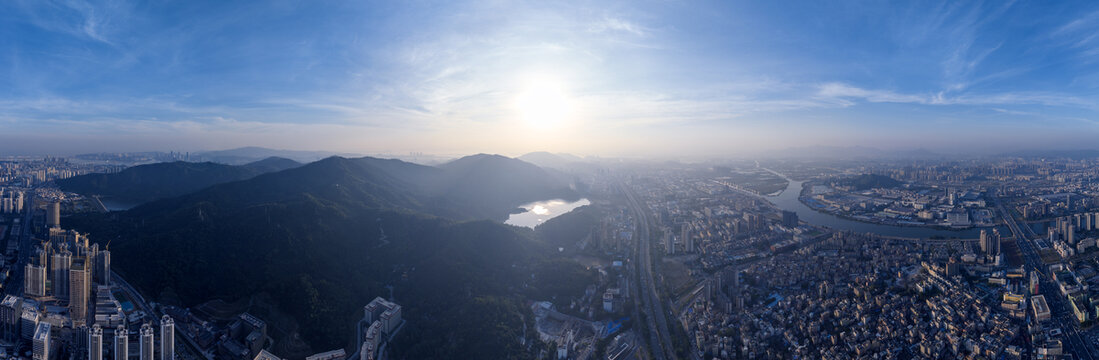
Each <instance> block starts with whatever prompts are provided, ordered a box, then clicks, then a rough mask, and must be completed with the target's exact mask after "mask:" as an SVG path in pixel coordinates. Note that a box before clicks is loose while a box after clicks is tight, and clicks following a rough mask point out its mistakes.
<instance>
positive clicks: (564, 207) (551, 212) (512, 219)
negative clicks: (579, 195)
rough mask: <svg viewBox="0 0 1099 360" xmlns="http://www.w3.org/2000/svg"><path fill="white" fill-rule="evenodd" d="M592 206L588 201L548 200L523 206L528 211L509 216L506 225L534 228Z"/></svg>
mask: <svg viewBox="0 0 1099 360" xmlns="http://www.w3.org/2000/svg"><path fill="white" fill-rule="evenodd" d="M588 204H591V202H590V201H588V199H580V200H577V201H571V202H570V201H565V200H561V199H554V200H546V201H538V202H532V203H528V204H523V205H522V206H519V207H520V208H523V210H526V211H524V212H522V213H519V214H511V215H510V216H508V219H507V221H504V223H505V224H508V225H515V226H525V227H529V228H532V229H533V228H534V227H535V226H538V225H539V224H541V223H542V222H545V221H546V220H549V219H552V218H555V217H558V216H561V214H565V213H568V212H569V211H572V210H573V209H576V208H578V207H581V206H584V205H588Z"/></svg>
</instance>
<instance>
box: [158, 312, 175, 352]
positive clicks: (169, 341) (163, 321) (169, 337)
mask: <svg viewBox="0 0 1099 360" xmlns="http://www.w3.org/2000/svg"><path fill="white" fill-rule="evenodd" d="M175 358H176V322H175V321H174V320H172V317H171V316H168V315H164V316H163V317H161V318H160V360H175Z"/></svg>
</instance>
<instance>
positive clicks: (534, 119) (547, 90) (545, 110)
mask: <svg viewBox="0 0 1099 360" xmlns="http://www.w3.org/2000/svg"><path fill="white" fill-rule="evenodd" d="M515 107H516V109H517V110H518V111H519V115H520V116H521V117H522V118H523V121H525V122H526V124H527V125H528V126H530V127H532V128H534V129H538V130H551V129H555V128H557V127H559V126H560V125H561V123H562V122H564V121H565V120H566V119H567V118H568V116H569V114H570V113H571V111H572V101H571V99H569V96H568V94H567V93H566V92H565V88H564V86H563V84H562V83H561V82H560V81H559V80H557V79H556V78H554V77H552V76H546V75H538V76H531V77H530V78H528V79H527V81H526V82H525V83H524V87H523V90H522V91H521V92H520V93H519V95H518V96H517V97H516V99H515Z"/></svg>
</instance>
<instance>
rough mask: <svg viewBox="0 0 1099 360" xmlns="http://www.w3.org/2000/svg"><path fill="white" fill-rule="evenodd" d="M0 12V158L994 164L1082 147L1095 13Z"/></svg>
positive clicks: (409, 7)
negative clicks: (426, 156) (767, 157)
mask: <svg viewBox="0 0 1099 360" xmlns="http://www.w3.org/2000/svg"><path fill="white" fill-rule="evenodd" d="M0 6H2V7H3V11H2V12H0V13H2V14H3V15H0V19H2V20H3V21H2V23H3V24H4V25H2V26H3V29H4V32H5V33H6V34H9V35H8V37H7V38H6V41H3V42H0V49H3V53H5V54H7V55H6V56H4V57H2V58H0V64H3V66H4V67H5V68H7V69H8V70H7V71H6V72H5V73H4V74H3V75H0V84H2V85H3V86H2V88H4V89H6V90H0V91H2V92H0V95H2V96H3V98H4V100H3V101H2V102H0V124H2V127H3V129H4V130H5V131H4V132H3V134H0V140H2V142H3V143H4V144H5V146H2V147H0V151H4V152H5V153H16V152H19V151H21V152H24V153H33V154H45V153H51V152H52V153H60V154H73V153H83V152H98V151H149V150H169V149H175V150H183V151H188V150H212V149H224V148H234V147H239V146H248V145H257V146H265V147H272V148H288V149H308V150H330V151H340V152H353V153H363V154H369V153H381V152H394V153H403V152H409V151H418V152H427V153H445V154H469V153H478V152H489V153H504V154H512V155H519V154H522V153H526V152H531V151H539V150H546V151H553V152H571V153H578V154H592V155H603V156H619V155H625V154H636V155H641V156H645V155H653V154H658V153H659V154H662V155H666V154H674V155H690V156H717V155H730V154H732V155H735V154H740V153H751V152H753V151H765V150H775V149H782V148H787V147H797V146H805V145H823V146H866V147H877V148H882V149H885V150H910V149H919V148H924V149H930V150H932V151H936V152H943V153H959V152H966V153H995V152H1000V151H1004V150H1008V149H1016V148H1020V147H1022V148H1032V149H1080V148H1087V147H1088V142H1087V140H1089V139H1090V138H1093V137H1094V136H1095V135H1097V132H1099V128H1097V127H1096V123H1095V120H1096V116H1095V115H1096V110H1097V109H1096V106H1095V104H1097V103H1099V101H1096V100H1097V99H1096V94H1097V92H1096V90H1097V89H1096V86H1095V85H1094V84H1095V83H1096V82H1095V81H1093V80H1094V79H1095V78H1096V76H1097V74H1099V72H1097V71H1096V69H1095V68H1094V65H1093V62H1094V60H1092V58H1094V55H1095V51H1096V49H1097V46H1099V39H1097V38H1095V37H1094V36H1093V35H1092V33H1094V31H1095V30H1096V28H1097V27H1099V7H1097V6H1095V5H1093V4H1084V3H1075V4H1071V3H1065V4H1046V3H1026V2H1010V3H1003V4H1001V3H966V4H943V3H939V4H930V3H928V4H917V5H911V6H902V7H897V6H889V5H883V4H873V3H849V4H843V5H816V4H806V3H799V4H794V3H784V4H751V3H738V4H723V3H694V4H680V3H616V2H598V3H584V4H573V3H555V4H537V3H495V2H489V3H481V2H477V3H457V4H428V3H420V4H378V3H345V2H336V3H326V4H304V3H275V4H262V5H256V4H251V5H236V4H221V3H192V2H188V3H180V4H153V5H142V4H135V3H132V2H127V1H119V2H111V3H107V4H89V3H84V2H79V1H66V2H51V3H41V2H9V3H5V4H3V5H0ZM1070 129H1071V131H1070ZM500 135H505V136H500ZM1021 144H1025V145H1021Z"/></svg>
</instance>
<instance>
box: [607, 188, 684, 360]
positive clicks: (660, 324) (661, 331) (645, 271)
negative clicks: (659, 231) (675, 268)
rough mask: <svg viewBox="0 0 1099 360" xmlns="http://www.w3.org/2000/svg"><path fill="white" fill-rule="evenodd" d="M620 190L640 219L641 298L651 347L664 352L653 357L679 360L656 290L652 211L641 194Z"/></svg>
mask: <svg viewBox="0 0 1099 360" xmlns="http://www.w3.org/2000/svg"><path fill="white" fill-rule="evenodd" d="M619 187H620V188H621V189H622V192H623V193H624V194H625V195H626V199H627V201H628V202H629V205H630V208H631V210H632V211H633V213H634V215H635V218H636V219H637V233H636V235H637V246H638V254H640V256H639V257H640V258H641V269H640V270H641V286H642V289H643V291H642V293H643V294H642V296H641V299H642V300H643V302H644V308H645V312H646V313H647V314H648V315H649V316H647V317H646V318H647V320H648V322H649V324H648V326H649V329H651V330H652V331H651V332H650V336H652V337H653V339H652V341H650V345H653V346H659V347H660V349H659V350H660V351H656V350H657V349H652V350H653V351H652V354H653V356H655V357H656V358H657V359H676V358H677V357H676V354H675V347H673V346H672V337H671V332H670V331H669V330H668V320H667V316H666V315H665V313H664V304H663V302H662V301H661V300H660V293H659V292H658V291H657V289H656V283H655V281H653V258H652V252H651V248H652V244H651V243H650V241H651V238H650V236H649V235H650V234H649V229H650V223H649V211H648V210H647V209H645V208H644V207H643V206H641V203H640V202H639V201H638V200H637V195H636V194H634V192H633V190H632V189H630V188H629V187H627V186H626V185H625V184H623V183H621V182H620V183H619Z"/></svg>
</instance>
